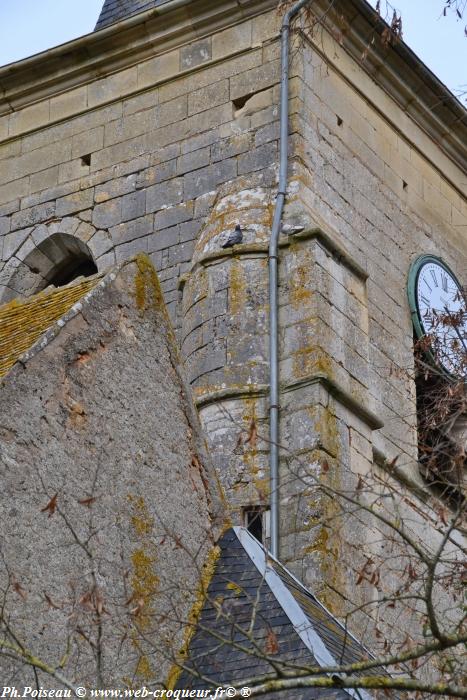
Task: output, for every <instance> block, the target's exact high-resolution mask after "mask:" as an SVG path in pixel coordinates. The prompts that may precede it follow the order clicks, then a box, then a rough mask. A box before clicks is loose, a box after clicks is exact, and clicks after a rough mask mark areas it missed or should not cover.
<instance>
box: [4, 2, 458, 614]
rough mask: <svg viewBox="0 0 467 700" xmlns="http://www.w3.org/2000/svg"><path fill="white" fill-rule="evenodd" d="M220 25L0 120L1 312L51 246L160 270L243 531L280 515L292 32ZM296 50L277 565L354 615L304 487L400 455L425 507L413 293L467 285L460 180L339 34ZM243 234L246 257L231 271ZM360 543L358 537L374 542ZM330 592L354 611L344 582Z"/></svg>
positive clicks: (266, 16) (31, 281)
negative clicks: (284, 46)
mask: <svg viewBox="0 0 467 700" xmlns="http://www.w3.org/2000/svg"><path fill="white" fill-rule="evenodd" d="M198 4H199V3H198ZM196 5H197V3H193V6H196ZM219 6H220V5H219V3H213V4H212V6H211V7H210V8H209V13H211V14H210V15H209V16H208V15H207V14H206V15H205V17H204V19H203V22H204V24H203V22H201V23H200V24H196V23H194V22H193V21H192V22H188V21H187V20H186V18H183V19H180V18H179V19H178V20H177V21H179V22H180V26H181V29H180V31H179V33H178V34H174V35H173V36H172V35H169V33H168V32H169V30H168V27H169V24H170V18H169V19H165V20H164V21H162V20H160V28H157V27H156V29H154V27H153V26H152V25H151V24H150V23H149V24H148V26H147V29H146V30H147V31H148V32H150V31H154V32H155V34H154V40H153V43H152V44H151V50H150V52H146V53H144V55H143V54H141V55H139V54H138V56H137V59H136V58H134V59H133V58H132V57H131V52H130V58H128V59H126V63H125V60H124V59H121V61H122V64H123V65H118V66H117V67H114V68H113V70H112V71H109V72H108V74H104V75H102V74H100V75H96V74H95V73H93V72H92V71H90V73H89V75H87V77H86V79H85V80H83V84H80V85H74V84H73V85H70V86H68V87H66V86H65V87H64V88H63V89H62V90H61V92H60V94H50V95H49V96H48V97H44V98H41V97H40V95H39V96H38V99H37V102H36V103H35V104H33V105H25V106H24V107H21V108H19V109H17V110H16V111H15V112H14V113H11V114H8V115H7V114H5V115H4V116H0V139H1V142H0V255H1V260H2V262H1V263H0V300H2V301H4V300H7V299H9V298H11V297H13V296H21V295H27V294H29V293H30V292H31V291H35V290H37V289H39V288H41V287H42V286H44V285H46V284H47V280H48V277H50V274H51V271H52V270H53V268H54V265H55V264H56V262H55V261H56V258H55V259H54V254H55V255H57V253H56V250H55V249H54V248H53V246H52V245H50V244H49V245H45V246H44V241H49V239H50V237H51V236H56V237H58V238H55V239H54V240H53V241H52V242H53V243H55V241H60V236H63V234H67V235H70V236H72V237H74V239H75V240H76V241H78V242H79V243H77V245H78V248H79V247H80V246H81V248H82V246H86V249H87V250H88V251H89V252H90V254H91V255H92V257H93V258H94V260H95V261H96V264H97V266H98V268H99V269H100V270H101V269H105V268H106V267H107V266H109V265H111V264H113V263H114V262H119V261H122V260H125V259H127V258H128V257H130V256H131V255H133V254H134V253H137V252H140V251H143V252H146V253H147V254H148V255H149V256H150V258H151V260H152V261H153V263H154V265H155V267H156V269H157V271H158V274H159V277H160V280H161V284H162V289H163V293H164V297H165V301H166V303H167V306H168V308H169V311H170V314H171V319H172V322H173V324H174V326H175V329H176V332H177V338H178V341H179V344H180V347H181V349H182V353H183V356H184V359H185V368H186V371H187V375H188V378H189V380H190V382H191V383H192V385H193V387H194V392H195V395H196V400H197V402H198V407H199V410H200V414H201V418H202V421H203V425H204V429H205V432H206V435H207V437H208V440H209V442H210V446H211V449H212V454H213V459H214V462H215V464H216V468H217V471H218V474H219V476H220V479H221V482H222V483H223V485H224V487H225V489H226V493H227V496H228V499H229V500H230V503H231V504H232V506H233V518H234V520H235V521H236V522H238V521H240V520H241V517H242V516H241V510H242V508H244V507H246V506H250V505H255V506H256V505H267V503H268V499H269V485H268V467H267V456H268V443H267V432H268V426H267V390H268V386H267V385H268V381H269V378H268V364H267V362H268V349H267V343H268V339H267V333H268V323H267V313H268V298H267V243H268V240H269V233H270V227H271V222H272V213H273V207H274V202H275V196H276V191H277V165H278V131H279V129H278V99H279V89H278V80H279V40H278V32H279V26H280V16H279V13H278V12H277V8H276V3H275V1H273V0H271V1H270V2H268V1H267V0H261V1H260V0H251V1H244V0H239V2H236V3H231V4H230V6H231V9H230V10H229V12H230V11H231V10H232V7H234V6H236V9H235V11H236V12H237V10H238V8H239V7H241V12H240V11H238V12H237V14H235V15H232V16H231V17H230V15H228V13H227V11H226V15H225V16H228V17H229V19H227V20H226V19H225V18H224V19H221V18H219V17H218V16H217V15H215V12H216V9H217V8H218V7H219ZM232 12H233V10H232ZM206 13H208V9H206ZM166 17H168V15H167V16H166ZM206 17H207V18H208V19H206ZM158 21H159V20H158ZM174 21H175V20H174ZM209 22H211V23H209ZM200 27H201V28H200ZM146 30H145V31H146ZM302 30H303V31H302V32H301V33H296V34H294V44H293V47H292V56H293V61H292V71H291V82H290V100H289V104H290V117H291V122H290V169H289V170H290V182H289V188H288V197H287V205H286V210H285V219H286V220H294V221H298V222H302V223H303V224H304V226H305V232H304V234H303V235H299V236H297V237H296V238H295V239H288V238H286V237H281V241H280V251H281V252H280V255H281V263H280V290H279V291H280V344H281V345H280V347H281V383H282V384H281V388H282V398H281V407H282V423H281V444H282V447H283V452H282V454H281V470H282V482H283V487H282V491H281V530H282V534H283V537H282V542H281V556H282V557H283V558H284V559H285V560H286V561H287V562H288V563H289V564H290V565H291V567H292V568H294V570H295V571H296V572H297V574H298V575H299V576H300V577H301V578H302V579H303V580H304V581H305V583H312V584H313V586H314V587H315V590H316V591H317V592H319V591H320V588H321V590H322V591H324V592H325V593H326V594H329V600H328V602H329V603H330V604H332V605H337V606H338V608H339V610H341V611H342V610H343V607H342V605H343V597H341V598H340V599H339V600H337V599H336V597H335V596H334V594H331V593H330V591H331V588H330V587H329V586H328V583H329V584H332V581H331V580H330V577H329V571H332V570H333V569H335V567H336V565H337V563H338V562H339V560H340V559H339V558H340V557H341V556H342V557H343V551H344V547H343V545H342V543H344V542H347V544H348V545H349V549H348V551H353V550H352V549H351V548H350V545H351V544H352V542H351V539H352V538H351V536H350V534H349V536H348V539H347V540H346V539H345V537H346V535H345V532H344V531H342V530H341V531H340V532H339V533H338V535H337V536H336V538H335V539H336V542H337V544H336V542H335V543H334V545H333V546H331V545H327V544H326V543H325V542H324V540H323V537H324V535H323V530H322V528H320V527H315V526H316V525H317V523H318V524H319V518H320V517H321V516H322V514H323V510H322V509H323V506H322V504H321V503H320V502H319V501H317V499H316V498H314V497H313V491H314V489H313V488H309V487H308V486H306V484H305V483H304V481H303V476H304V475H303V473H302V472H300V470H301V469H302V466H303V464H305V465H307V468H309V469H311V471H312V472H313V474H315V475H317V476H318V477H320V478H321V476H323V474H324V472H323V471H322V466H323V463H324V462H327V463H329V465H332V468H331V473H332V474H333V475H334V476H335V478H336V481H335V485H336V487H337V486H339V488H340V487H341V486H346V485H347V486H349V487H350V486H352V487H353V486H354V485H355V482H356V479H357V478H358V475H365V474H369V473H372V472H373V470H377V469H378V467H377V466H375V465H376V463H379V464H381V463H382V462H383V461H384V460H385V459H387V460H392V459H393V458H394V457H395V456H396V455H398V456H399V458H398V459H399V462H398V464H399V466H400V467H401V469H402V470H403V472H404V474H405V476H406V478H407V479H408V480H411V481H412V482H413V483H414V484H416V485H418V486H419V487H421V486H423V484H422V482H421V481H420V478H419V476H418V472H417V466H416V457H417V434H416V414H415V389H414V382H413V380H412V377H411V372H412V371H413V346H412V326H411V319H410V314H409V308H408V304H407V299H406V289H405V287H406V281H407V274H408V269H409V266H410V263H411V262H412V261H413V260H414V259H415V258H416V257H417V256H418V255H420V254H422V253H435V254H437V255H439V256H441V257H443V258H444V259H445V260H446V262H447V263H449V264H450V265H451V266H452V267H453V269H454V271H455V272H456V273H457V275H458V277H459V278H460V279H463V277H464V276H465V272H466V262H467V259H466V243H465V240H466V230H467V229H466V226H467V208H466V204H465V199H464V197H463V194H465V192H463V190H462V188H463V187H464V185H463V184H462V183H465V177H464V176H463V175H462V173H461V171H460V169H459V166H458V165H457V164H456V162H454V161H453V160H452V159H450V158H449V157H448V155H446V153H445V151H444V150H443V144H442V143H435V142H434V141H433V140H432V138H430V136H429V135H428V133H427V130H426V129H425V128H424V127H422V126H421V125H420V124H418V123H417V122H416V120H415V119H413V118H412V117H411V116H409V114H408V113H407V111H404V110H403V109H402V108H401V106H400V105H399V104H397V102H396V101H395V99H394V98H393V97H392V96H391V95H390V94H389V93H388V92H387V91H386V90H385V89H383V86H382V83H378V82H377V80H375V79H373V78H372V77H371V76H370V75H369V74H368V72H367V70H366V66H365V65H362V64H361V63H359V62H357V61H355V59H354V58H353V57H352V56H350V54H349V53H348V52H347V51H346V50H344V48H342V46H340V44H339V43H338V42H337V43H336V41H335V39H334V38H333V37H332V36H331V35H330V34H327V33H326V32H325V31H323V32H321V33H320V36H319V37H318V36H315V37H314V38H311V39H310V37H309V36H308V35H307V32H306V26H305V25H303V26H302ZM157 32H159V34H157ZM167 37H168V38H167ZM132 41H134V42H136V38H135V37H134V36H133V35H132ZM237 223H240V224H241V225H242V227H243V230H244V240H243V243H242V245H241V246H238V247H237V248H236V249H234V251H227V252H226V251H224V250H223V249H222V248H221V245H222V243H223V242H224V241H225V239H226V237H227V236H228V234H229V233H230V232H231V231H232V230H233V228H234V227H235V225H236V224H237ZM54 251H55V253H54ZM62 254H63V250H62ZM54 260H55V261H54ZM296 474H299V478H298V480H297V476H296ZM324 478H328V477H326V476H324ZM414 498H415V497H414ZM399 505H401V504H399ZM404 507H405V506H404ZM418 507H420V508H425V504H424V503H423V500H422V501H421V502H419V501H417V506H416V507H414V508H413V509H412V508H408V509H407V510H406V511H404V512H405V514H406V515H407V518H409V517H410V518H412V516H414V513H415V512H416V508H418ZM428 509H429V506H428ZM320 514H321V516H320ZM414 517H415V516H414ZM417 518H418V516H417V517H416V518H415V520H417V523H418V519H417ZM362 527H363V526H362V525H361V524H360V526H359V527H356V530H355V532H353V534H352V537H354V538H355V539H357V540H358V539H360V541H361V542H369V543H370V542H372V541H373V539H374V532H371V528H370V527H368V528H367V529H366V530H364V529H363V530H362ZM417 527H419V524H417ZM359 528H360V529H359ZM362 532H364V534H362ZM419 532H420V533H422V532H423V525H420V528H419ZM355 533H357V534H355ZM435 540H436V537H435V536H434V539H433V541H435ZM323 542H324V544H323ZM339 542H340V543H341V544H339ZM362 556H363V555H362ZM343 560H344V559H342V561H343ZM323 562H325V564H323ZM327 586H328V588H326V587H327ZM333 588H334V589H342V590H345V591H346V593H347V594H348V596H349V599H351V598H352V595H351V594H353V593H354V592H355V591H354V590H353V586H352V583H351V582H350V581H349V580H345V579H342V580H340V581H334V584H333ZM366 593H367V594H368V595H375V591H374V590H373V589H371V590H367V591H366ZM333 596H334V597H333ZM336 601H337V602H336ZM336 609H337V608H336Z"/></svg>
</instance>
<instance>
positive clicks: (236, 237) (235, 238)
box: [222, 224, 243, 248]
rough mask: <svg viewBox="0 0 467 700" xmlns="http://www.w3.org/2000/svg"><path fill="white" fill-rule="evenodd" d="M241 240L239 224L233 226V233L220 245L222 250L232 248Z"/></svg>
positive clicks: (241, 233)
mask: <svg viewBox="0 0 467 700" xmlns="http://www.w3.org/2000/svg"><path fill="white" fill-rule="evenodd" d="M242 240H243V232H242V229H241V228H240V224H237V225H236V226H235V231H233V232H232V233H231V234H230V236H229V237H228V238H227V240H226V242H225V243H223V244H222V247H223V248H232V246H234V245H238V244H239V243H241V242H242Z"/></svg>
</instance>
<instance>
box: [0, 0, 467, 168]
mask: <svg viewBox="0 0 467 700" xmlns="http://www.w3.org/2000/svg"><path fill="white" fill-rule="evenodd" d="M277 2H278V0H215V2H213V0H169V2H167V3H164V4H163V5H161V6H159V7H155V8H152V9H151V10H148V11H147V12H142V13H139V14H137V15H134V16H132V17H129V18H128V19H126V20H123V21H121V22H117V23H116V24H113V25H111V26H109V27H106V28H104V29H101V30H99V31H96V32H93V33H91V34H87V35H85V36H83V37H81V38H79V39H76V40H74V41H70V42H68V43H66V44H62V45H61V46H57V47H55V48H52V49H50V50H48V51H45V52H43V53H40V54H37V55H36V56H32V57H30V58H26V59H24V60H22V61H18V62H16V63H12V64H9V65H7V66H4V67H2V68H0V117H1V116H2V115H8V114H11V113H13V112H16V111H18V110H20V109H21V108H23V107H26V106H28V105H31V104H34V103H36V102H39V101H41V100H44V99H47V98H50V97H52V96H54V95H59V94H61V93H63V92H66V91H68V90H71V89H73V88H78V87H79V86H82V85H85V84H87V83H90V82H92V81H93V80H97V79H99V78H102V77H104V76H106V75H109V74H112V73H115V72H117V71H119V70H122V69H126V68H130V67H131V66H134V65H136V64H138V63H139V62H141V61H144V60H145V59H149V58H152V57H154V56H155V55H159V54H163V53H165V52H168V51H171V50H173V49H175V48H178V47H179V46H182V45H184V44H186V43H188V42H191V41H195V40H196V39H199V38H201V37H204V36H207V35H209V34H210V33H212V32H213V31H219V30H222V29H224V28H226V27H228V26H231V25H233V24H235V23H238V22H241V21H243V20H247V19H249V18H251V17H255V16H257V15H260V14H261V13H263V12H266V11H268V10H271V9H273V8H275V7H276V6H277ZM312 7H313V8H314V9H315V10H316V12H317V13H318V14H322V13H324V14H325V17H326V20H325V21H326V22H327V23H328V25H330V28H331V30H334V32H335V30H338V31H339V32H340V34H341V36H342V46H343V48H344V50H345V51H346V52H347V53H348V54H349V55H350V56H351V57H352V58H353V59H354V60H355V61H356V62H357V63H358V65H359V66H360V67H361V68H362V69H363V70H364V71H366V73H367V74H368V75H369V76H371V78H372V80H374V82H375V83H376V84H377V85H378V86H379V87H380V88H382V89H383V90H384V91H385V92H386V93H387V94H388V95H389V96H390V97H391V98H392V99H393V100H394V101H395V102H396V103H397V104H398V105H399V106H400V107H401V109H402V110H403V111H404V113H406V114H407V115H409V116H410V118H411V119H412V120H413V121H414V122H415V123H416V124H417V125H418V126H419V127H420V128H421V129H422V130H423V131H424V132H425V133H426V134H427V135H428V136H429V137H430V138H431V139H432V140H433V141H434V142H435V143H436V144H437V145H439V146H440V147H441V148H442V150H443V151H444V152H445V153H446V155H448V157H449V158H450V159H451V160H452V161H453V162H454V163H456V164H457V165H458V166H459V167H460V168H461V169H463V170H465V169H467V111H466V110H465V109H464V107H463V106H462V104H461V103H460V102H459V101H458V100H457V99H456V98H455V97H454V95H453V94H452V93H451V92H450V91H449V90H448V89H447V88H446V87H445V85H443V83H441V81H440V80H438V78H436V76H435V75H434V74H433V73H431V71H430V70H429V69H428V68H427V67H426V66H425V65H424V64H423V63H422V61H420V59H419V58H418V57H417V56H416V55H415V54H414V53H413V52H412V51H411V50H410V49H409V47H408V46H407V45H406V44H404V43H403V42H401V41H399V42H396V43H394V44H392V45H390V46H385V45H384V43H383V42H381V41H374V42H373V43H371V44H370V42H369V37H370V38H371V36H372V34H375V35H379V36H380V35H381V34H382V32H383V30H384V28H385V27H386V26H387V25H386V24H385V23H384V22H383V20H382V19H381V18H380V17H379V15H378V14H377V13H376V12H375V11H374V10H373V8H372V7H371V6H370V5H369V4H368V3H367V2H366V1H365V0H336V1H335V2H334V4H333V5H332V7H331V9H330V8H329V2H328V0H314V2H313V3H312ZM365 50H367V57H366V60H365V61H363V62H362V61H361V57H362V53H363V52H364V51H365ZM328 60H330V61H331V62H332V57H329V56H328ZM203 65H204V66H206V65H208V63H205V64H203ZM344 77H346V76H344ZM347 79H348V80H349V81H350V82H352V79H351V77H350V76H347Z"/></svg>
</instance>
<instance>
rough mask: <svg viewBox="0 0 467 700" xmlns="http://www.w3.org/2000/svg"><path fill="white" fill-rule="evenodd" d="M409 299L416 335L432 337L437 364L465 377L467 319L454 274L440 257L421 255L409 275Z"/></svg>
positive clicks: (433, 353) (451, 372) (432, 348)
mask: <svg viewBox="0 0 467 700" xmlns="http://www.w3.org/2000/svg"><path fill="white" fill-rule="evenodd" d="M409 300H410V302H411V304H410V305H411V311H412V318H413V321H414V326H415V330H416V332H417V335H418V336H419V337H423V336H428V337H429V338H430V339H431V355H432V356H433V358H434V360H435V362H436V364H438V365H439V366H440V367H441V368H442V369H444V370H445V371H446V372H448V373H449V374H450V375H454V376H460V375H462V376H465V375H466V366H465V365H466V362H465V359H466V353H467V318H466V314H465V302H464V299H463V295H462V289H461V286H460V284H459V282H458V281H457V279H456V277H455V275H454V273H453V272H452V271H451V270H450V269H449V268H448V267H447V266H446V265H445V264H444V263H443V262H442V261H441V260H439V259H438V258H435V257H433V256H429V255H425V256H423V257H422V258H419V259H418V260H416V261H415V263H414V266H413V268H412V270H411V275H410V276H409Z"/></svg>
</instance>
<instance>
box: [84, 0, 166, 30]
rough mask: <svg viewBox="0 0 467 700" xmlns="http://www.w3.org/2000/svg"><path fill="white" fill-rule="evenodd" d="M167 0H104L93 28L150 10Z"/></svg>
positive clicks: (100, 27) (106, 25)
mask: <svg viewBox="0 0 467 700" xmlns="http://www.w3.org/2000/svg"><path fill="white" fill-rule="evenodd" d="M168 1H169V0H105V1H104V5H103V7H102V10H101V13H100V15H99V19H98V20H97V24H96V26H95V30H97V29H103V28H104V27H108V26H109V25H110V24H115V22H120V21H121V20H122V19H127V18H128V17H132V16H133V15H137V14H138V13H140V12H145V11H146V10H151V9H152V8H153V7H158V6H159V5H163V4H164V3H166V2H168Z"/></svg>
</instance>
